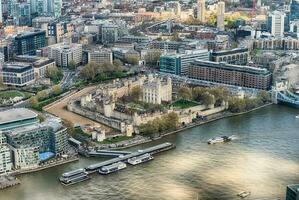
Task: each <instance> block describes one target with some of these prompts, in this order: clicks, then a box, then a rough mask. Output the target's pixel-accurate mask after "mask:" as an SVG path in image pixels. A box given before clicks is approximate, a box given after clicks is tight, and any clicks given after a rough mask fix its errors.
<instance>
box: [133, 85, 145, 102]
mask: <svg viewBox="0 0 299 200" xmlns="http://www.w3.org/2000/svg"><path fill="white" fill-rule="evenodd" d="M130 96H131V98H132V101H134V102H138V101H139V100H140V98H142V90H141V89H140V87H139V86H135V87H133V88H132V91H131V92H130Z"/></svg>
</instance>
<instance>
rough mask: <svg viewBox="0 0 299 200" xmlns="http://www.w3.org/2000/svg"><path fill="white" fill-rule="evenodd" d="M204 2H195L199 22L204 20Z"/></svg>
mask: <svg viewBox="0 0 299 200" xmlns="http://www.w3.org/2000/svg"><path fill="white" fill-rule="evenodd" d="M205 4H206V2H205V0H198V2H197V19H198V20H199V21H200V22H205V12H206V5H205Z"/></svg>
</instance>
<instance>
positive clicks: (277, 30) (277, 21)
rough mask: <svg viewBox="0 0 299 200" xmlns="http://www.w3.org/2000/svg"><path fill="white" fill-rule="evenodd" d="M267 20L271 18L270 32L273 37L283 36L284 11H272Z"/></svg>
mask: <svg viewBox="0 0 299 200" xmlns="http://www.w3.org/2000/svg"><path fill="white" fill-rule="evenodd" d="M268 20H269V21H270V20H271V23H270V25H271V34H272V35H273V36H275V37H283V33H284V20H285V13H283V12H280V11H274V12H272V13H270V14H269V18H268Z"/></svg>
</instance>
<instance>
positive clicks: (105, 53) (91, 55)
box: [87, 49, 113, 64]
mask: <svg viewBox="0 0 299 200" xmlns="http://www.w3.org/2000/svg"><path fill="white" fill-rule="evenodd" d="M87 60H88V63H91V62H94V63H97V64H104V63H111V64H112V63H113V54H112V51H111V50H109V49H98V50H97V49H95V50H90V51H88V52H87Z"/></svg>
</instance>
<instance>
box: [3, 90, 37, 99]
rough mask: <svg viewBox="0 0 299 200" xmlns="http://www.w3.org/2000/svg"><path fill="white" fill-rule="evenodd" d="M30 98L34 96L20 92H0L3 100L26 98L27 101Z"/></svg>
mask: <svg viewBox="0 0 299 200" xmlns="http://www.w3.org/2000/svg"><path fill="white" fill-rule="evenodd" d="M30 96H32V95H31V94H30V93H28V92H20V91H17V90H7V91H2V92H0V98H1V99H9V98H14V97H24V98H26V99H27V98H29V97H30Z"/></svg>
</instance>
